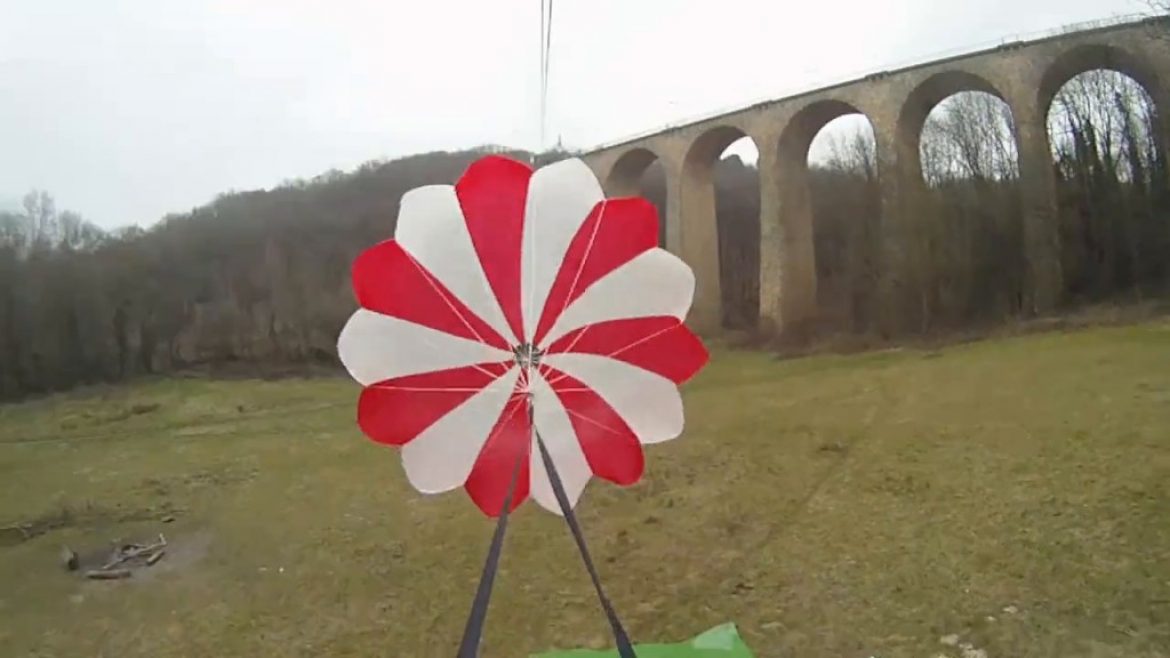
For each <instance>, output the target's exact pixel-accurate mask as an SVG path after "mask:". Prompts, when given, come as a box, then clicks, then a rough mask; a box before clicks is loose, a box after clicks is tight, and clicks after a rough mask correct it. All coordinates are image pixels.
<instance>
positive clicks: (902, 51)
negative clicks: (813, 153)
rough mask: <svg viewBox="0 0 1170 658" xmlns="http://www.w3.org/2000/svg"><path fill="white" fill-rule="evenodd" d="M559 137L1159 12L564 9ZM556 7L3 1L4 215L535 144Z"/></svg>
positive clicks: (167, 201)
mask: <svg viewBox="0 0 1170 658" xmlns="http://www.w3.org/2000/svg"><path fill="white" fill-rule="evenodd" d="M554 5H555V7H554V11H555V14H554V16H553V18H554V25H553V37H552V39H553V44H552V49H553V59H552V63H551V84H550V90H549V96H550V98H549V115H548V131H547V132H548V140H547V141H548V142H549V143H550V144H551V143H555V141H556V139H557V137H558V135H559V136H561V137H563V139H564V142H565V144H566V145H568V146H590V145H593V144H597V143H599V142H606V141H611V140H613V139H616V138H619V137H622V136H625V135H628V134H630V133H635V132H641V131H643V130H647V129H651V128H654V127H655V126H658V125H661V124H665V123H669V122H675V121H678V120H681V119H685V118H688V117H692V116H695V115H701V114H707V113H709V112H712V111H715V110H720V109H727V108H731V107H735V106H738V105H743V104H747V103H750V102H754V101H757V100H762V99H765V98H770V97H779V96H783V95H787V94H788V93H791V92H795V91H799V90H801V89H804V88H808V87H811V86H817V85H819V84H820V83H823V82H824V81H826V80H828V79H831V78H834V77H839V76H844V75H847V74H850V73H864V72H866V71H870V70H877V69H881V68H886V67H889V66H891V65H894V64H898V63H902V62H905V61H906V60H908V59H915V58H919V57H924V56H928V55H931V54H934V53H939V52H943V51H950V50H954V49H956V48H958V49H967V48H970V47H977V46H982V45H984V44H986V43H987V42H988V41H992V40H996V39H1000V38H1003V37H1006V36H1011V35H1015V34H1019V33H1028V32H1033V31H1037V30H1045V29H1049V28H1055V27H1059V26H1061V25H1064V24H1068V23H1075V22H1080V21H1086V20H1094V19H1100V18H1105V17H1108V16H1112V15H1118V14H1130V13H1135V12H1139V11H1142V10H1143V9H1144V4H1143V3H1142V0H984V1H982V2H943V1H940V0H888V1H887V2H872V1H864V0H856V1H854V0H840V1H838V2H813V3H791V2H777V1H776V0H759V1H750V0H719V1H718V2H715V1H712V0H707V1H705V2H700V1H695V2H683V1H681V0H654V1H651V0H559V1H555V2H554ZM539 7H540V3H538V2H536V0H525V1H520V0H490V1H485V0H415V1H413V2H396V1H390V0H321V1H314V0H203V1H201V2H197V1H195V0H106V1H104V2H100V1H97V0H72V1H67V0H0V17H2V18H0V205H4V203H5V202H9V203H10V202H11V201H12V200H14V199H18V198H19V197H20V195H22V194H23V193H24V192H25V191H27V190H28V189H30V188H33V187H37V188H42V189H47V190H49V191H50V192H52V193H53V194H54V195H55V196H56V198H57V201H58V206H60V207H65V208H70V209H74V210H77V211H79V212H81V213H82V214H83V215H84V216H86V217H87V218H89V219H90V220H92V221H96V222H97V223H98V224H100V225H103V226H106V227H113V226H118V225H125V224H132V223H134V224H143V225H146V224H150V223H153V222H154V221H156V220H158V219H159V218H160V217H161V216H162V215H163V214H165V213H167V212H171V211H184V210H188V209H190V208H191V207H193V206H196V205H199V204H202V203H204V202H207V201H209V200H210V199H211V198H212V197H214V195H216V194H217V193H220V192H224V191H227V190H232V189H236V190H241V189H253V188H259V187H271V186H273V185H276V184H278V183H279V182H281V181H282V180H286V179H290V178H296V177H310V176H313V175H316V174H318V173H321V172H322V171H325V170H327V169H330V168H333V167H336V168H339V169H350V168H352V167H354V166H356V165H358V164H360V163H362V162H364V161H366V160H370V159H373V158H379V157H395V156H400V155H405V154H409V153H414V152H419V151H428V150H435V149H456V148H462V147H468V146H474V145H477V144H483V143H496V144H506V145H514V146H520V147H527V148H534V147H537V146H538V144H537V142H538V141H539V139H538V135H539V129H538V123H539V122H538V118H537V115H538V112H537V110H538V97H537V89H538V87H539V77H538V58H539V50H538V41H537V39H538V32H539V25H540V14H539Z"/></svg>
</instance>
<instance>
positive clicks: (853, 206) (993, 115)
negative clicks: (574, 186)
mask: <svg viewBox="0 0 1170 658" xmlns="http://www.w3.org/2000/svg"><path fill="white" fill-rule="evenodd" d="M1050 124H1051V127H1050V132H1051V136H1052V144H1053V168H1054V172H1055V174H1056V179H1057V182H1058V192H1059V194H1058V199H1057V202H1058V209H1059V221H1060V229H1061V237H1062V245H1063V253H1062V260H1063V262H1062V265H1063V268H1064V272H1065V291H1064V292H1065V297H1066V299H1067V300H1068V301H1069V302H1070V303H1078V302H1087V301H1101V300H1109V299H1117V298H1120V297H1131V296H1134V295H1145V296H1150V295H1158V294H1162V293H1164V292H1165V290H1166V285H1167V281H1168V277H1170V190H1168V189H1167V181H1168V180H1170V176H1168V172H1167V163H1166V160H1165V151H1164V149H1163V148H1161V133H1160V131H1159V130H1158V129H1157V127H1158V125H1159V124H1158V117H1157V115H1156V112H1155V111H1154V106H1153V104H1152V102H1151V101H1150V99H1149V97H1148V96H1147V95H1146V94H1145V92H1144V91H1142V90H1141V89H1140V88H1139V87H1137V86H1136V85H1134V84H1133V83H1132V81H1130V80H1128V79H1127V78H1124V77H1122V76H1119V75H1116V74H1111V73H1107V72H1094V73H1090V74H1084V75H1082V76H1079V77H1078V78H1076V79H1074V81H1073V82H1072V83H1070V84H1069V85H1066V87H1065V88H1064V89H1062V90H1061V92H1060V94H1059V95H1058V97H1057V100H1056V102H1055V104H1054V109H1053V111H1052V113H1051V115H1050ZM1014 149H1015V143H1014V140H1013V139H1012V128H1011V117H1010V114H1009V113H1007V112H1006V111H1005V108H1004V107H1003V105H1002V103H1001V102H1000V101H998V100H997V99H994V98H992V97H990V96H986V95H979V94H963V95H957V96H954V97H952V98H951V99H948V100H947V101H944V103H943V104H941V105H940V106H939V107H938V108H936V110H935V111H934V112H933V113H932V115H931V119H930V120H929V121H928V123H927V126H926V128H925V129H924V131H923V135H922V150H921V155H922V162H923V178H924V181H925V185H923V186H922V191H921V193H920V194H918V195H916V196H915V198H912V199H910V205H908V206H907V208H908V210H907V212H909V213H910V217H908V220H909V221H911V222H913V226H914V227H915V230H914V232H913V239H914V240H915V241H916V242H917V243H918V244H917V245H916V248H915V249H914V250H913V253H914V254H916V256H915V262H914V263H913V270H914V272H915V281H916V283H917V285H916V286H915V287H914V288H913V289H912V290H911V291H910V293H909V294H912V295H913V299H908V300H906V304H905V306H906V308H909V309H911V311H910V314H911V315H912V316H913V322H911V323H909V328H908V330H909V331H940V330H949V329H955V328H963V327H967V326H970V325H971V324H973V323H990V322H1000V321H1003V320H1005V319H1008V318H1011V317H1014V316H1016V315H1018V314H1019V313H1020V312H1021V299H1022V294H1023V291H1022V285H1023V280H1024V278H1023V277H1024V267H1025V260H1024V252H1023V233H1022V220H1023V217H1022V212H1021V204H1020V191H1021V190H1020V181H1019V174H1018V168H1017V164H1016V157H1015V150H1014ZM487 151H493V152H505V153H507V154H509V155H512V156H514V157H518V158H522V159H527V158H528V157H529V154H527V153H523V152H520V151H505V150H503V149H498V148H481V149H474V150H468V151H459V152H438V153H428V154H422V155H416V156H411V157H406V158H401V159H397V160H392V161H376V162H370V163H367V164H366V165H363V166H361V167H359V168H358V169H357V170H356V171H353V172H350V173H341V172H337V171H331V172H328V173H325V174H323V175H321V176H318V177H316V178H314V179H311V180H303V181H294V182H290V183H287V184H284V185H281V186H279V187H276V188H274V189H272V190H267V191H252V192H239V193H230V194H224V195H221V196H220V197H218V198H216V199H215V200H214V201H212V202H211V203H208V204H206V205H204V206H201V207H198V208H194V209H192V210H191V211H190V212H186V213H179V214H173V215H169V216H167V217H165V218H163V219H162V220H161V221H160V222H158V223H157V224H155V225H153V226H151V227H150V228H149V229H141V228H129V229H122V230H117V231H102V230H100V229H99V228H97V227H95V226H93V225H92V224H89V223H87V222H86V221H85V220H84V219H83V218H82V217H81V216H79V215H78V214H77V213H74V212H69V211H61V210H59V209H57V208H56V206H55V204H54V202H53V199H52V197H51V196H50V195H48V194H46V193H43V192H32V193H29V194H28V195H27V196H26V197H25V199H24V203H23V207H22V209H21V210H20V211H19V212H7V213H0V399H11V398H16V397H21V396H25V395H31V394H40V393H45V392H49V391H54V390H62V389H66V388H69V387H71V386H76V385H79V384H86V383H95V382H103V381H118V380H122V379H125V378H128V377H132V376H135V375H140V374H150V373H165V372H170V371H174V370H176V369H180V368H184V367H188V366H191V365H196V364H206V363H231V362H239V363H244V364H247V365H249V366H252V365H255V364H274V363H276V364H280V363H283V364H306V363H334V362H335V356H334V349H335V342H336V336H337V332H338V331H339V330H340V327H341V326H342V324H343V323H344V321H345V319H346V318H347V317H348V315H349V314H350V312H351V311H352V310H353V307H354V302H353V299H352V295H351V293H350V290H349V281H348V274H349V266H350V263H351V262H352V260H353V258H354V257H355V256H356V255H357V254H358V253H359V251H360V250H362V249H363V248H365V247H366V246H368V245H369V244H372V243H374V242H376V241H378V240H382V239H385V238H386V237H387V236H389V235H390V234H391V233H392V232H393V227H394V218H395V217H396V216H397V207H398V199H399V198H400V197H401V195H402V194H403V193H404V192H406V191H407V190H409V189H412V188H414V187H417V186H420V185H425V184H433V183H452V182H454V181H455V180H456V179H457V178H458V176H459V175H460V174H461V173H462V172H463V170H464V169H465V168H466V167H467V166H468V165H469V164H470V163H471V162H472V161H473V160H475V159H476V158H478V157H480V156H482V155H483V154H484V153H485V152H487ZM830 153H831V154H830V157H829V158H828V159H827V161H824V162H819V163H816V164H814V165H812V168H811V172H810V184H811V187H812V202H813V207H814V223H815V246H816V257H817V274H818V291H819V292H818V294H819V303H820V325H821V329H822V330H823V331H833V332H854V333H870V332H873V331H875V327H876V319H877V317H878V314H879V313H880V312H882V309H881V308H880V304H879V299H878V295H877V289H878V284H879V281H880V276H881V271H880V270H881V267H880V259H879V256H880V249H879V247H880V240H881V231H880V225H881V216H880V209H881V203H880V194H879V189H878V185H877V169H876V165H875V157H874V149H873V141H872V135H867V134H865V133H859V134H857V135H851V136H846V137H843V138H838V139H837V141H836V142H835V143H834V144H832V148H831V149H830ZM565 155H566V154H565V153H552V154H546V155H545V156H542V160H551V159H556V158H559V157H564V156H565ZM716 185H717V214H718V222H719V249H720V257H721V268H722V276H723V289H724V320H725V324H726V325H727V326H729V327H736V328H749V327H751V326H753V324H754V322H755V318H756V314H757V310H756V309H757V308H758V297H759V281H758V275H757V273H758V263H759V242H758V240H759V238H758V236H759V188H758V176H757V174H756V170H755V168H754V166H753V165H748V164H745V163H744V162H742V161H740V160H739V159H738V158H728V159H725V160H721V161H720V163H719V164H718V166H717V167H716ZM643 193H644V194H645V196H647V197H648V198H649V199H650V200H651V201H653V202H655V203H656V204H657V205H658V206H659V207H660V208H662V207H664V202H665V184H664V180H663V179H662V175H661V171H660V170H652V171H651V172H649V173H648V174H647V175H646V176H645V177H644V180H643Z"/></svg>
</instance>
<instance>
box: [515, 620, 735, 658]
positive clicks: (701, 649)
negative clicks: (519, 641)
mask: <svg viewBox="0 0 1170 658" xmlns="http://www.w3.org/2000/svg"><path fill="white" fill-rule="evenodd" d="M634 650H635V651H637V653H638V658H755V656H753V655H752V652H751V650H750V649H748V648H747V645H746V644H744V643H743V640H742V639H740V637H739V633H738V632H737V631H736V630H735V624H732V623H727V624H723V625H722V626H716V627H715V628H712V629H711V630H709V631H707V632H706V633H703V634H702V635H699V636H698V637H696V638H694V639H693V640H690V641H688V642H682V643H679V644H636V645H634ZM530 658H619V657H618V652H617V649H607V650H604V651H594V650H592V649H569V650H565V651H548V652H545V653H538V654H535V655H533V656H531V657H530Z"/></svg>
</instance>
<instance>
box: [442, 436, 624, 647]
mask: <svg viewBox="0 0 1170 658" xmlns="http://www.w3.org/2000/svg"><path fill="white" fill-rule="evenodd" d="M532 431H533V434H534V435H535V436H536V444H537V446H539V448H540V459H541V461H543V462H544V470H545V471H547V472H548V480H549V483H550V484H552V488H553V494H554V495H555V496H556V498H557V504H558V505H560V508H561V513H562V514H563V515H564V517H565V521H566V522H567V523H568V524H569V530H570V531H571V532H572V533H573V539H574V540H576V542H577V550H578V551H579V552H580V553H581V559H582V560H583V561H584V562H585V569H586V570H587V571H588V572H589V578H590V579H591V580H592V581H593V589H595V590H596V591H597V598H598V600H600V601H601V607H602V609H603V610H605V616H606V618H607V619H608V620H609V627H610V629H611V630H612V631H613V639H614V643H615V644H616V645H617V650H618V655H619V656H620V657H621V658H638V657H637V655H636V654H635V653H634V647H633V646H632V645H631V644H630V638H629V636H628V635H626V629H625V628H623V627H622V622H621V620H620V619H618V616H617V613H616V612H614V609H613V605H612V604H611V603H610V602H609V599H608V598H607V597H606V596H605V591H604V590H602V588H601V578H600V577H598V575H597V568H596V567H594V566H593V558H591V557H589V549H588V548H586V546H585V536H584V535H583V534H582V533H581V526H580V525H579V524H578V523H577V517H576V516H575V515H574V514H573V508H572V506H570V505H569V497H568V496H567V495H566V494H565V486H564V484H562V483H561V476H560V474H559V473H557V468H556V466H555V465H554V464H553V460H552V457H551V456H550V455H549V454H548V448H546V447H545V445H544V440H543V439H541V438H540V433H539V432H537V431H536V426H535V425H533V428H532ZM525 456H526V455H523V454H522V455H520V457H519V458H518V459H517V460H516V466H515V467H513V469H512V481H511V482H510V483H509V484H508V493H507V494H506V495H505V496H504V508H503V509H502V510H500V516H499V519H498V520H497V521H496V531H495V534H493V535H492V543H491V546H490V547H489V548H488V555H487V560H486V561H485V562H484V565H483V573H482V574H481V575H480V577H479V586H478V587H477V588H476V590H475V600H474V601H473V602H472V604H471V614H469V615H468V616H467V626H466V627H464V629H463V641H462V642H461V643H460V644H459V654H458V656H457V658H478V657H479V643H480V638H481V637H483V624H484V620H485V619H486V618H487V609H488V602H489V601H490V599H491V596H492V584H493V583H494V582H495V579H496V571H497V570H498V567H499V564H500V551H501V549H502V548H503V545H504V531H505V530H507V528H508V510H509V509H510V508H511V507H512V495H513V493H515V490H516V478H517V476H518V474H519V473H520V466H521V464H522V460H523V459H524V457H525Z"/></svg>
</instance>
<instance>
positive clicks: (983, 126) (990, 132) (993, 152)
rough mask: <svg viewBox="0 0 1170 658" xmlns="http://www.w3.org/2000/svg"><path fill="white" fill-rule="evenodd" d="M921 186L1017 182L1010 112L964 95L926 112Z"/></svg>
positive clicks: (976, 95)
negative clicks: (961, 181)
mask: <svg viewBox="0 0 1170 658" xmlns="http://www.w3.org/2000/svg"><path fill="white" fill-rule="evenodd" d="M920 154H921V158H922V169H923V175H924V177H925V178H926V180H927V182H929V183H930V184H932V185H939V184H942V183H944V182H946V181H952V180H959V179H976V180H982V181H991V180H1008V179H1015V178H1018V177H1019V166H1018V163H1017V154H1016V141H1015V137H1014V134H1013V123H1012V115H1011V109H1010V108H1008V106H1007V103H1004V102H1003V101H1002V100H1000V99H999V98H996V97H995V96H992V95H991V94H987V93H983V92H964V93H959V94H955V95H954V96H951V97H950V98H947V99H946V100H944V101H943V102H942V103H939V105H938V106H937V107H936V108H935V109H934V111H932V112H931V114H930V116H929V117H928V118H927V120H926V124H925V125H924V126H923V129H922V138H921V146H920Z"/></svg>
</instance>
